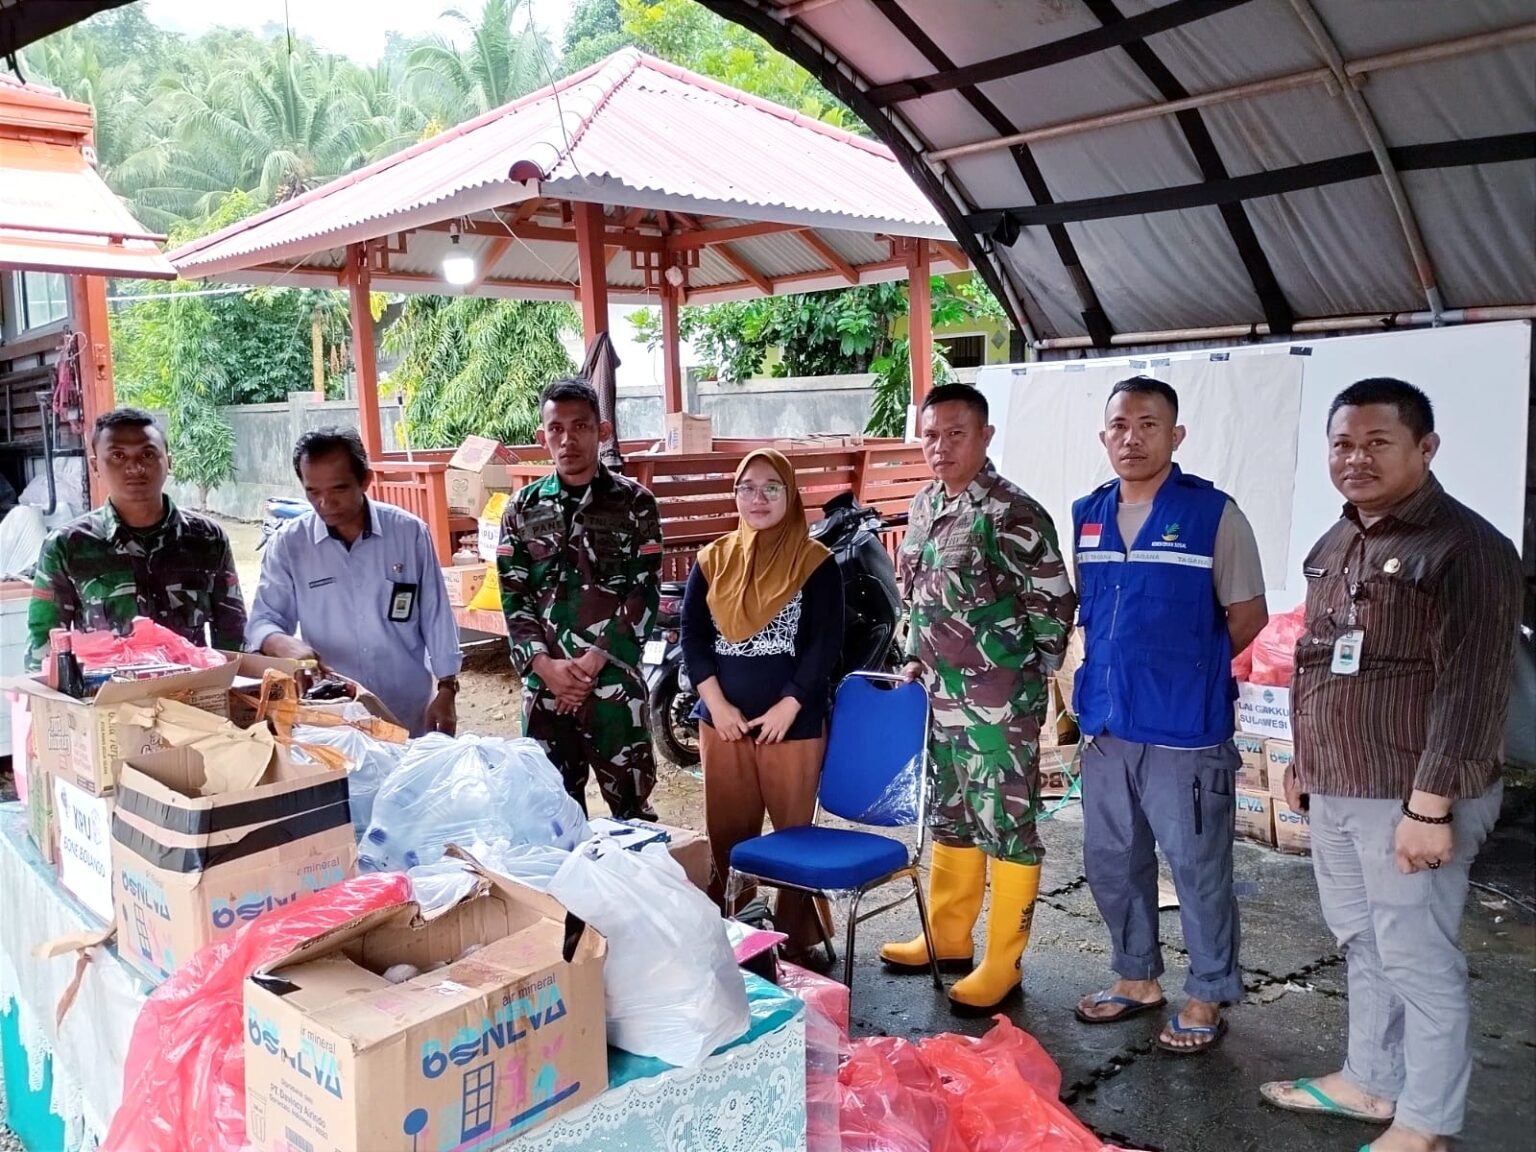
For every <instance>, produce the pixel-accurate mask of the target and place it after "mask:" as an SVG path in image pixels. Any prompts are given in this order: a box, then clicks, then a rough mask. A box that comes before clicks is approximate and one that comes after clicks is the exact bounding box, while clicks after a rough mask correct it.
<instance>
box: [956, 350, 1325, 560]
mask: <svg viewBox="0 0 1536 1152" xmlns="http://www.w3.org/2000/svg"><path fill="white" fill-rule="evenodd" d="M1305 367H1306V357H1304V356H1289V355H1270V356H1245V357H1240V358H1238V357H1234V358H1232V359H1220V360H1217V359H1211V358H1209V357H1205V356H1202V357H1198V358H1189V359H1179V360H1173V361H1172V362H1169V361H1168V360H1167V359H1154V360H1149V361H1145V362H1142V361H1134V362H1133V363H1132V365H1131V369H1130V370H1129V371H1127V368H1126V365H1125V364H1124V363H1117V364H1099V363H1095V362H1093V361H1078V362H1073V363H1068V364H1045V365H1029V366H1027V367H1024V368H1013V369H1005V370H1003V372H1002V381H1001V383H1002V387H1005V388H1010V389H1011V390H1012V395H1011V396H1010V398H1009V402H1008V404H1007V406H1006V409H1005V410H1004V411H999V412H997V413H995V420H994V423H996V424H997V425H998V433H999V435H998V439H997V441H995V444H996V445H997V446H998V450H997V451H996V452H995V453H994V457H993V459H994V462H995V463H996V464H997V466H998V468H999V469H1000V470H1001V471H1002V473H1003V475H1004V476H1007V477H1008V478H1009V479H1010V480H1013V481H1014V482H1015V483H1018V484H1020V485H1022V486H1023V487H1024V489H1025V490H1026V491H1027V492H1029V494H1030V495H1031V496H1033V497H1034V498H1035V499H1036V500H1039V501H1040V502H1041V503H1042V504H1044V505H1045V508H1046V510H1047V511H1048V512H1050V514H1051V518H1052V519H1053V520H1054V521H1055V522H1056V530H1057V534H1058V535H1059V536H1060V538H1061V540H1062V541H1063V546H1064V547H1066V546H1067V542H1068V541H1069V540H1070V537H1071V529H1070V525H1071V523H1072V502H1073V501H1074V500H1076V499H1077V498H1078V497H1080V496H1083V495H1085V494H1086V493H1088V492H1091V491H1092V490H1093V489H1094V488H1096V487H1098V486H1099V485H1100V484H1102V483H1104V482H1105V481H1106V480H1111V479H1113V478H1114V470H1113V469H1111V468H1110V466H1109V458H1108V456H1107V455H1106V454H1105V452H1104V449H1103V447H1102V446H1101V445H1100V444H1099V433H1100V432H1102V431H1103V429H1104V405H1105V403H1106V402H1107V401H1108V399H1109V390H1110V388H1111V387H1112V386H1113V385H1114V383H1115V381H1116V380H1120V379H1123V378H1124V377H1126V376H1130V375H1135V374H1137V373H1138V372H1139V373H1142V374H1145V375H1148V376H1155V377H1157V378H1158V379H1159V380H1166V381H1167V382H1168V383H1169V384H1171V385H1172V386H1173V388H1174V390H1175V391H1177V392H1178V394H1179V423H1181V424H1183V425H1184V427H1185V428H1186V429H1187V430H1188V435H1187V436H1186V437H1185V440H1184V443H1183V445H1182V446H1181V447H1180V448H1179V450H1178V452H1177V454H1176V455H1175V457H1174V459H1175V461H1176V462H1177V463H1178V464H1179V466H1180V467H1181V468H1183V469H1184V471H1186V472H1191V473H1193V474H1195V475H1197V476H1202V477H1204V478H1205V479H1207V480H1210V481H1211V482H1212V483H1214V484H1215V485H1216V486H1217V487H1218V488H1221V489H1222V490H1223V491H1225V492H1226V493H1227V494H1228V495H1230V496H1231V497H1232V498H1233V499H1234V500H1236V501H1237V504H1238V507H1240V508H1241V509H1242V510H1243V512H1244V513H1246V514H1247V516H1248V519H1249V521H1250V522H1251V523H1252V524H1253V531H1254V536H1255V537H1256V538H1257V539H1258V543H1259V554H1260V556H1261V557H1262V559H1263V562H1264V577H1265V584H1266V586H1267V587H1269V588H1283V587H1285V583H1286V573H1287V571H1288V569H1289V566H1290V544H1291V513H1292V507H1293V504H1294V497H1295V490H1296V441H1297V427H1298V421H1299V418H1300V413H1301V388H1302V376H1303V372H1304V370H1305ZM989 375H990V374H989V373H987V372H986V371H985V370H984V372H983V373H982V375H981V377H980V378H979V379H978V383H979V384H982V385H983V390H984V391H987V392H988V393H989V394H991V393H993V389H992V388H988V387H986V384H987V383H989V380H988V376H989ZM1068 551H1070V548H1068Z"/></svg>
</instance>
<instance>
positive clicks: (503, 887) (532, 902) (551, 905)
mask: <svg viewBox="0 0 1536 1152" xmlns="http://www.w3.org/2000/svg"><path fill="white" fill-rule="evenodd" d="M443 855H444V856H450V857H452V858H453V859H455V860H463V861H464V862H465V863H466V864H468V865H469V866H470V869H471V870H472V871H474V872H475V873H477V874H478V875H480V876H481V877H483V878H484V879H485V880H486V881H488V882H489V883H490V885H491V887H492V888H494V889H495V890H496V891H497V892H499V893H501V894H502V895H503V896H505V897H507V898H508V899H509V900H511V902H512V903H513V904H520V905H522V906H523V907H525V908H529V909H531V910H533V911H535V912H537V913H539V914H540V915H541V916H543V917H544V918H545V919H547V920H553V921H555V922H556V923H559V924H566V923H567V920H570V921H572V922H574V923H576V924H580V925H581V928H582V931H581V938H580V939H579V940H578V941H577V944H576V949H575V953H574V955H573V957H572V959H585V958H588V957H603V956H607V954H608V940H607V938H606V937H605V936H604V935H603V934H602V933H601V932H599V931H598V930H597V929H596V928H594V927H592V925H590V924H588V923H586V921H584V920H581V919H579V918H578V917H576V915H575V914H574V913H572V912H571V911H570V910H569V909H568V908H566V906H565V905H564V904H562V903H560V901H558V900H556V899H555V898H554V897H553V896H551V895H550V894H549V893H547V892H540V891H539V890H538V889H537V888H530V887H528V885H526V884H519V883H518V882H517V881H516V880H512V879H510V878H508V877H506V876H499V875H497V874H496V873H495V872H492V871H491V870H490V869H489V868H487V867H486V866H485V865H484V864H482V863H480V861H478V860H476V859H475V858H474V856H472V855H471V854H470V853H469V852H468V851H467V850H465V849H463V848H460V847H459V846H458V845H457V844H449V845H448V846H447V847H446V848H444V849H443Z"/></svg>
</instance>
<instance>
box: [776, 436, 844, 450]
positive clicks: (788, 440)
mask: <svg viewBox="0 0 1536 1152" xmlns="http://www.w3.org/2000/svg"><path fill="white" fill-rule="evenodd" d="M773 446H774V447H775V448H778V449H780V450H782V449H785V448H862V447H863V446H864V435H863V433H861V432H852V433H847V434H843V433H838V432H817V433H814V434H812V435H810V436H784V437H781V438H779V439H777V440H775V441H774V442H773Z"/></svg>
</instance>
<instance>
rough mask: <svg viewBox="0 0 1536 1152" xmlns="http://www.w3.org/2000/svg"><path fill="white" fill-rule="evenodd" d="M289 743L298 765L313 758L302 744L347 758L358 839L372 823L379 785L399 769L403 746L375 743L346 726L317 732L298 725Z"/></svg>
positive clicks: (354, 827) (380, 741) (354, 828)
mask: <svg viewBox="0 0 1536 1152" xmlns="http://www.w3.org/2000/svg"><path fill="white" fill-rule="evenodd" d="M293 742H294V744H295V745H297V747H295V748H294V749H293V758H294V760H295V761H297V762H298V763H300V764H309V763H312V762H313V757H311V756H310V755H309V754H308V753H306V752H305V751H304V747H303V746H304V745H305V744H314V745H320V746H322V747H327V748H334V749H336V751H338V752H340V753H341V754H342V755H343V756H345V757H346V758H347V765H348V767H347V792H348V794H349V796H350V798H351V801H352V828H353V830H354V831H355V832H356V833H357V835H358V836H359V837H361V836H362V835H363V833H364V832H366V831H367V830H368V825H369V823H370V822H371V821H372V820H373V798H374V797H375V796H377V795H378V792H379V785H381V784H383V783H384V780H385V778H386V777H387V776H388V775H389V774H390V773H391V772H393V771H394V770H395V768H396V767H398V766H399V764H400V758H401V757H402V756H404V755H405V748H406V746H405V745H404V744H391V743H390V742H389V741H387V740H375V739H374V738H373V737H372V736H370V735H368V733H366V732H359V731H358V730H357V729H356V728H349V727H347V726H346V725H338V726H337V727H335V728H317V727H315V726H314V725H312V724H299V725H296V726H295V727H294V729H293Z"/></svg>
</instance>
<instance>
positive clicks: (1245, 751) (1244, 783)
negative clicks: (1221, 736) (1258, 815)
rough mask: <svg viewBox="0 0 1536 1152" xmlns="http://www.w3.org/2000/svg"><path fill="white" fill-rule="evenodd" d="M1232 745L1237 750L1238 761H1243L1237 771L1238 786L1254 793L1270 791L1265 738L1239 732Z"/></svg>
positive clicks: (1233, 738)
mask: <svg viewBox="0 0 1536 1152" xmlns="http://www.w3.org/2000/svg"><path fill="white" fill-rule="evenodd" d="M1232 744H1233V746H1234V747H1235V748H1236V749H1237V755H1238V759H1240V760H1241V761H1242V763H1241V764H1240V765H1239V766H1238V769H1237V786H1238V787H1239V788H1247V789H1248V790H1249V791H1252V792H1267V791H1269V776H1268V774H1267V773H1266V772H1265V770H1264V740H1263V738H1262V737H1259V736H1250V735H1248V734H1247V733H1246V732H1239V733H1237V734H1236V735H1235V736H1233V737H1232Z"/></svg>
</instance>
